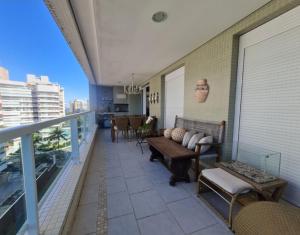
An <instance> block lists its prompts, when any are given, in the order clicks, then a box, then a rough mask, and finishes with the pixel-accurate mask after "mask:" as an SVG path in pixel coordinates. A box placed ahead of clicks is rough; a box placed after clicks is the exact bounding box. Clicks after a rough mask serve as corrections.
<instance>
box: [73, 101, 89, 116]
mask: <svg viewBox="0 0 300 235" xmlns="http://www.w3.org/2000/svg"><path fill="white" fill-rule="evenodd" d="M88 110H89V101H88V100H79V99H75V100H73V101H71V102H70V113H79V112H83V111H88Z"/></svg>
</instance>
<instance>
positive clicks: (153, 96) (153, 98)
mask: <svg viewBox="0 0 300 235" xmlns="http://www.w3.org/2000/svg"><path fill="white" fill-rule="evenodd" d="M155 101H156V94H155V92H154V93H153V94H152V102H153V104H155Z"/></svg>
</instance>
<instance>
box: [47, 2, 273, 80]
mask: <svg viewBox="0 0 300 235" xmlns="http://www.w3.org/2000/svg"><path fill="white" fill-rule="evenodd" d="M46 2H47V3H48V7H49V5H50V4H51V6H53V7H52V9H51V10H52V13H53V12H54V14H53V15H54V17H55V18H56V20H57V22H58V24H59V25H60V26H61V27H63V31H64V34H65V36H66V37H67V39H68V41H70V44H71V47H72V49H73V51H74V52H75V54H76V55H77V58H79V60H80V62H81V64H83V60H86V59H87V60H88V62H89V65H90V67H91V70H92V74H93V76H92V77H93V78H91V76H89V78H90V81H91V82H92V83H94V82H96V83H97V84H102V85H116V84H120V82H121V84H123V83H125V82H129V81H130V75H131V73H135V74H136V80H139V82H142V81H144V80H146V79H148V78H150V77H151V76H153V75H154V74H155V73H157V72H159V71H160V70H162V69H163V68H165V67H167V66H168V65H170V64H172V63H173V62H175V61H176V60H178V59H180V58H181V57H183V56H184V55H186V54H188V53H189V52H191V51H192V50H194V49H195V48H197V47H199V46H200V45H201V44H203V43H205V42H206V41H208V40H209V39H211V38H212V37H214V36H216V35H217V34H219V33H220V32H222V31H223V30H225V29H226V28H228V27H230V26H231V25H233V24H234V23H236V22H238V21H239V20H241V19H242V18H244V17H245V16H247V15H249V14H250V13H251V12H253V11H255V10H256V9H258V8H260V7H261V6H263V5H264V4H266V3H267V2H269V0H251V1H249V0H226V1H225V0H151V1H150V0H85V1H82V0H71V1H70V2H71V7H72V9H73V13H74V15H75V19H76V23H77V25H78V28H79V32H80V37H81V41H82V44H83V45H82V47H83V48H84V50H85V55H82V48H81V47H80V46H79V45H77V44H74V43H72V41H75V38H76V35H75V33H73V35H72V34H70V33H69V34H68V33H66V32H65V31H66V27H69V24H70V23H67V21H66V19H65V18H62V17H60V15H61V14H62V13H61V12H63V11H61V10H60V9H59V8H61V5H62V2H63V1H60V0H46ZM159 10H163V11H165V12H167V14H168V19H167V20H166V21H165V22H162V23H154V22H153V21H152V20H151V17H152V15H153V13H155V12H157V11H159ZM64 14H65V13H64ZM77 33H78V32H77ZM74 37H75V38H74ZM78 37H79V36H77V38H76V41H78ZM79 49H80V52H79ZM83 67H84V69H85V70H89V68H87V66H86V65H85V66H83ZM88 73H90V71H88Z"/></svg>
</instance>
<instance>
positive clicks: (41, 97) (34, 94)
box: [0, 68, 65, 127]
mask: <svg viewBox="0 0 300 235" xmlns="http://www.w3.org/2000/svg"><path fill="white" fill-rule="evenodd" d="M0 71H5V69H4V68H0ZM3 74H4V75H5V76H3ZM64 115H65V105H64V89H63V88H62V87H61V86H60V85H59V84H56V83H51V82H50V81H49V78H48V77H47V76H40V77H37V76H35V75H31V74H30V75H27V81H26V82H19V81H11V80H9V76H8V72H3V73H2V72H1V76H0V125H2V126H3V127H11V126H17V125H24V124H30V123H33V122H39V121H46V120H49V119H52V118H58V117H62V116H64Z"/></svg>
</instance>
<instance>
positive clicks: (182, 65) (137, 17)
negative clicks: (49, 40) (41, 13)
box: [0, 0, 300, 235]
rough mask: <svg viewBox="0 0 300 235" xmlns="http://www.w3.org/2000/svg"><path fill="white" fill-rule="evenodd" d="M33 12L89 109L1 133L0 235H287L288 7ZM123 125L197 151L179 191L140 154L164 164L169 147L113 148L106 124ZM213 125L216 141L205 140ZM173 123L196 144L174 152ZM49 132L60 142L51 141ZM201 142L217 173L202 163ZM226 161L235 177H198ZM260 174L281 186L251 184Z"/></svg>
mask: <svg viewBox="0 0 300 235" xmlns="http://www.w3.org/2000/svg"><path fill="white" fill-rule="evenodd" d="M45 2H46V4H47V7H48V9H49V11H50V12H51V13H52V15H53V18H54V19H55V21H56V23H57V24H58V26H59V28H60V29H61V31H62V33H63V35H64V37H65V38H66V41H67V42H68V43H69V45H70V47H71V49H72V50H73V52H74V54H75V55H76V57H77V59H78V61H79V63H80V64H81V65H82V67H83V69H84V71H85V73H86V75H87V77H88V82H89V88H90V90H89V92H90V94H89V95H90V106H91V110H92V112H87V113H79V114H74V115H70V116H66V117H62V118H58V119H53V120H50V121H46V122H40V123H37V124H33V125H28V126H24V127H15V128H9V129H4V130H1V131H0V144H1V146H5V148H9V151H8V152H6V154H3V151H2V155H5V156H4V157H3V161H1V162H0V164H1V166H2V168H1V170H2V172H0V173H1V175H0V176H1V178H0V180H1V182H4V184H5V185H4V186H6V187H4V188H5V189H4V190H3V192H4V193H3V195H4V196H3V198H0V200H1V201H0V202H2V207H1V208H2V210H1V211H0V213H2V215H0V222H1V221H2V222H1V223H2V224H0V229H2V230H0V233H3V234H15V233H19V234H30V235H31V234H32V235H37V234H44V235H54V234H72V235H73V234H74V235H77V234H80V235H91V234H109V235H126V234H128V235H135V234H137V235H139V234H140V235H148V234H151V235H152V234H158V235H165V234H166V235H168V234H188V235H197V234H218V235H221V234H233V233H236V234H238V235H258V234H264V235H269V234H270V235H275V234H276V235H277V234H280V235H281V234H288V235H294V234H298V233H299V231H300V227H299V225H300V211H299V206H300V197H299V195H300V180H299V179H300V173H299V166H300V160H299V159H300V158H299V152H300V147H299V139H300V129H299V115H300V112H299V110H300V105H299V104H300V95H299V90H300V82H299V76H300V70H299V64H300V54H299V52H300V43H299V38H300V30H299V27H300V6H299V0H289V1H281V0H272V1H268V0H255V1H234V0H228V1H217V0H209V1H208V0H207V1H189V2H188V3H187V2H186V1H176V0H172V1H171V0H170V1H169V0H166V1H148V2H147V3H146V2H145V1H133V0H129V1H125V2H124V1H109V0H98V1H96V0H95V1H76V0H68V1H66V0H45ZM123 85H125V86H124V87H123ZM130 85H131V87H130ZM126 86H127V87H128V86H129V89H126ZM130 90H135V91H137V92H135V94H127V93H130V92H129V91H130ZM44 103H49V107H56V106H55V105H54V103H55V102H54V101H53V102H51V101H49V100H47V102H46V101H45V102H44ZM43 106H44V107H46V106H47V107H48V105H46V106H45V104H44V105H43ZM43 106H41V107H43ZM136 115H138V116H141V115H144V116H151V117H153V119H155V120H156V121H157V122H156V127H155V128H154V129H155V130H154V131H153V132H152V133H151V135H153V136H156V137H158V138H161V139H160V143H169V144H170V143H172V146H175V144H177V145H176V146H177V147H176V149H177V150H178V149H180V150H181V151H183V152H184V153H186V151H189V152H188V153H189V154H188V155H186V156H188V157H190V156H195V155H197V157H194V159H192V160H193V161H191V162H189V164H190V165H188V164H186V162H184V161H182V162H181V163H183V164H181V165H180V164H177V166H176V167H177V171H180V170H181V171H184V170H182V169H183V168H188V169H187V170H186V169H185V170H186V171H184V173H185V175H184V176H183V177H181V179H184V180H185V181H187V182H177V183H176V186H175V187H173V186H170V182H169V179H170V176H171V173H170V171H169V170H167V168H166V167H165V166H163V165H162V164H160V162H159V161H153V162H152V161H149V158H150V156H151V155H152V154H153V157H158V158H161V159H159V160H161V161H163V162H164V164H165V165H166V166H167V167H168V166H169V168H171V167H170V165H172V163H173V162H172V160H170V161H169V162H166V161H164V160H165V159H164V157H166V158H168V157H169V156H168V153H166V152H165V151H167V150H166V149H168V146H165V145H164V146H161V147H160V148H161V149H160V151H158V149H155V148H154V147H153V146H152V147H153V148H154V149H153V148H152V151H151V152H150V150H149V148H148V144H149V142H150V141H151V140H150V141H149V139H148V142H147V143H148V144H146V143H145V145H144V148H143V151H144V152H141V149H140V147H139V146H138V145H137V142H136V138H135V137H131V139H126V138H122V137H120V138H119V139H118V142H112V139H113V138H111V137H112V136H113V135H112V136H111V134H112V133H114V131H115V128H114V126H112V127H111V125H112V123H114V122H115V121H116V118H118V116H123V117H124V116H125V117H132V116H135V117H136ZM178 118H179V119H180V118H181V119H182V120H181V121H179V122H177V120H178ZM175 120H176V121H175ZM185 120H188V122H186V121H185ZM203 120H208V121H209V122H208V121H203ZM199 122H201V123H204V124H205V125H204V126H203V125H201V126H199V125H198V124H197V123H199ZM187 123H188V124H187ZM216 123H221V124H222V126H223V127H224V131H222V132H221V133H217V134H216V129H213V128H211V127H212V126H214V125H216ZM97 124H99V126H97ZM127 124H128V122H127ZM114 125H115V126H116V127H117V124H114ZM180 125H181V126H180ZM174 126H176V127H178V128H181V129H180V131H186V132H187V133H188V135H189V134H191V133H192V134H193V135H191V136H190V137H191V139H192V138H193V137H194V136H195V135H196V137H195V139H196V140H197V141H196V142H197V143H198V145H197V144H195V143H194V147H193V146H192V147H191V148H190V149H188V150H187V149H184V150H182V149H183V148H184V147H182V143H179V144H178V143H175V142H176V141H175V139H176V138H177V137H176V135H175V137H172V134H170V133H172V132H173V130H172V128H173V127H174ZM100 127H101V128H100ZM108 127H110V128H111V129H109V128H108ZM208 127H210V128H208ZM117 129H118V128H117ZM161 129H167V131H166V132H165V133H164V132H163V131H162V130H161ZM183 129H184V130H183ZM222 130H223V129H222ZM57 131H62V134H63V136H64V138H54V137H53V136H55V135H54V133H55V132H57ZM124 131H125V132H126V130H124ZM189 132H191V133H189ZM162 133H164V134H165V136H166V137H167V139H168V140H166V139H164V137H162V136H160V135H161V134H162ZM168 133H169V134H170V135H171V136H168ZM197 135H198V137H199V139H197V138H198V137H197ZM51 136H52V137H51ZM120 136H121V134H120ZM132 136H134V134H133V135H132ZM192 136H193V137H192ZM200 136H201V137H200ZM37 137H38V138H37ZM207 137H211V139H212V140H211V142H209V143H206V144H209V145H212V146H210V147H213V146H214V145H215V146H218V151H215V152H214V153H213V154H211V155H213V156H214V158H219V160H221V163H223V165H222V164H221V163H220V162H219V160H216V159H212V158H210V157H211V155H209V156H208V158H209V159H208V160H212V162H210V164H206V162H205V160H207V159H201V157H203V155H202V152H201V151H202V148H201V147H203V145H202V146H201V145H199V143H200V142H199V141H201V140H203V138H207ZM171 138H173V140H174V141H173V140H171ZM162 140H163V141H162ZM215 140H217V141H215ZM219 140H220V141H219ZM60 141H61V142H60ZM144 141H147V140H146V139H144ZM172 141H173V142H172ZM178 142H180V141H178ZM192 142H193V141H192ZM245 143H246V145H247V146H251V147H247V148H246V150H245V149H242V147H243V144H245ZM201 144H205V143H202V142H201ZM248 144H249V145H248ZM188 145H189V143H188ZM196 145H197V146H198V147H199V146H200V147H199V148H198V149H197V147H196ZM36 146H38V147H36ZM48 146H51V148H48ZM178 146H179V147H178ZM164 148H165V149H164ZM196 149H197V150H196ZM262 149H264V150H262ZM266 149H268V150H267V151H265V150H266ZM203 151H204V150H203ZM206 151H207V149H206ZM158 152H159V153H158ZM191 152H192V153H191ZM204 152H205V151H204ZM165 155H166V156H165ZM241 156H242V157H245V159H246V160H247V161H248V165H247V164H246V163H245V164H246V166H245V165H243V166H244V168H243V167H242V166H241V164H240V157H241ZM274 156H275V157H274ZM177 157H178V156H177ZM178 158H179V160H178V161H179V162H180V160H182V159H181V158H182V155H180V156H179V157H178ZM199 158H200V160H201V162H200V163H201V164H198V162H197V160H199ZM274 159H275V160H274ZM202 160H203V161H202ZM236 163H238V164H236ZM220 164H221V165H220ZM226 164H228V165H229V166H230V167H233V166H234V167H236V168H237V169H236V168H235V170H236V171H233V170H232V171H231V173H230V174H229V175H230V176H228V174H224V172H223V173H222V175H221V176H220V175H217V177H216V175H215V174H214V175H213V176H215V178H214V177H211V178H210V180H211V182H210V181H209V180H207V181H205V180H203V177H204V174H203V172H204V173H205V172H208V171H209V170H211V169H213V170H217V171H218V172H219V170H220V168H221V169H223V168H222V166H224V165H226ZM234 164H236V165H238V166H236V165H234ZM254 166H255V167H257V168H259V167H260V166H264V167H262V168H261V169H259V171H256V170H257V169H256V168H255V167H254ZM176 167H174V168H176ZM174 168H173V169H172V176H173V174H175V173H174V172H175V171H176V170H174ZM197 168H200V169H198V171H197ZM245 168H246V170H245ZM178 169H179V170H178ZM230 169H231V168H230ZM241 169H242V170H241ZM205 170H206V171H205ZM227 170H228V169H227ZM243 170H245V171H243ZM199 172H201V173H199ZM215 172H216V171H215ZM228 172H230V171H227V173H228ZM249 172H250V174H249ZM257 172H259V173H260V174H257ZM270 172H271V173H272V174H271V173H270ZM197 173H199V174H197ZM246 174H247V176H245V175H246ZM182 175H183V174H182ZM182 175H181V176H182ZM190 175H193V176H195V177H194V178H193V179H195V180H191V182H188V181H189V180H188V176H190ZM257 175H258V176H257ZM261 175H263V176H266V177H265V178H263V179H262V180H270V179H271V180H272V179H275V180H277V181H276V182H278V181H279V183H280V188H276V187H275V186H274V184H273V183H272V182H274V181H275V180H274V181H268V182H267V181H264V182H262V181H261V182H260V183H259V182H256V181H255V183H253V181H251V180H250V179H253V178H254V179H255V180H257V181H259V180H261V177H260V176H261ZM272 177H273V178H272ZM216 178H217V179H216ZM266 178H267V179H266ZM232 179H234V180H232ZM237 179H239V180H237ZM240 179H242V180H241V181H240ZM213 180H215V181H213ZM216 181H217V183H216ZM250 181H251V184H250V183H249V182H250ZM209 182H210V183H211V184H209ZM245 182H246V183H247V184H245ZM266 182H267V183H269V182H271V183H269V184H267V183H266ZM235 183H236V184H235ZM239 183H241V184H242V186H241V185H240V184H239ZM171 184H172V182H171ZM232 185H233V186H236V185H238V187H236V188H235V187H231V186H232ZM245 185H246V186H245ZM249 185H250V186H249ZM253 185H254V186H255V187H254V186H253ZM266 185H267V186H268V188H267V189H266V187H267V186H266ZM200 186H201V187H200ZM221 186H224V187H223V188H222V187H221ZM285 186H286V187H285ZM199 187H200V188H201V189H203V191H204V193H203V194H200V195H198V190H199ZM243 187H246V189H245V190H244V188H243ZM220 188H221V190H220ZM232 188H233V189H232ZM217 189H219V190H217ZM235 189H237V190H236V191H235ZM1 192H2V191H1ZM229 196H231V197H229ZM239 196H241V197H239ZM243 196H245V197H243ZM246 196H247V197H246ZM2 199H3V200H2ZM4 199H5V200H4ZM238 199H239V200H238ZM264 200H266V201H268V202H262V201H264ZM269 201H272V202H269ZM233 202H237V203H236V204H235V206H233ZM264 203H266V204H264ZM228 204H229V205H228ZM265 205H274V206H275V207H276V208H277V209H278V210H277V209H276V210H275V212H271V213H270V211H268V209H266V208H265V207H264V206H265ZM249 208H250V209H249ZM251 208H252V212H251ZM253 208H254V209H253ZM231 209H232V210H231ZM249 210H250V212H249V213H248V214H247V213H246V212H245V211H249ZM231 212H232V213H231ZM244 212H245V213H246V215H245V214H244V216H242V215H243V213H244ZM230 215H232V217H233V221H234V223H231V221H227V220H228V219H229V218H230ZM236 221H237V222H236ZM228 222H229V223H228ZM235 222H236V223H237V224H238V226H237V227H234V226H231V225H232V224H235ZM239 226H240V227H239ZM235 228H238V230H235V231H234V229H235ZM252 229H253V230H252ZM241 231H242V232H241ZM253 231H255V232H253Z"/></svg>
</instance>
